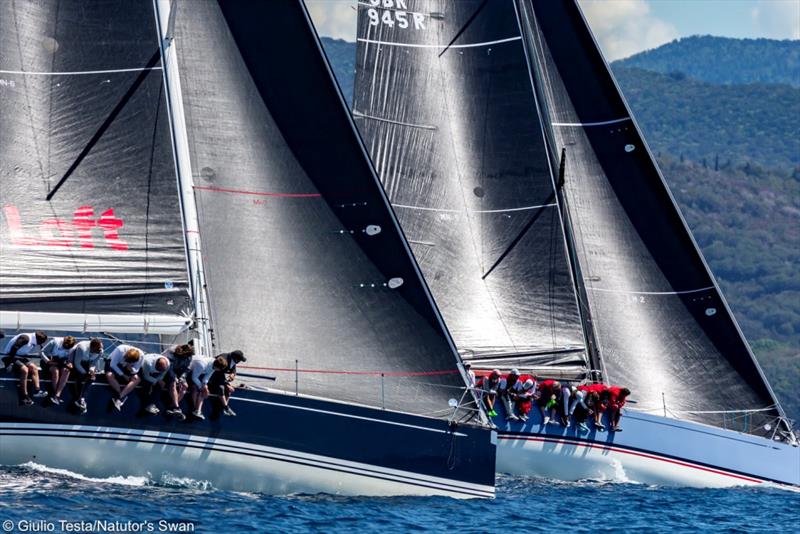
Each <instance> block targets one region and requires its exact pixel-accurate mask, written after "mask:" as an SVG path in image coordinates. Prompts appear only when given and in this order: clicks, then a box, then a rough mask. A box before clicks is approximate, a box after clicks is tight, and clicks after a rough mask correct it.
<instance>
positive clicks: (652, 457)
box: [499, 436, 763, 484]
mask: <svg viewBox="0 0 800 534" xmlns="http://www.w3.org/2000/svg"><path fill="white" fill-rule="evenodd" d="M499 439H501V440H502V439H508V440H522V441H540V442H543V443H562V444H565V445H573V446H575V447H585V448H587V449H601V450H608V451H614V452H620V453H623V454H630V455H633V456H641V457H642V458H648V459H650V460H659V461H661V462H667V463H670V464H675V465H680V466H682V467H691V468H692V469H698V470H700V471H707V472H709V473H714V474H715V475H723V476H726V477H732V478H738V479H740V480H746V481H747V482H753V483H755V484H761V483H762V482H763V481H762V480H759V479H757V478H750V477H745V476H741V475H736V474H733V473H727V472H725V471H719V470H717V469H711V468H709V467H703V466H702V465H696V464H691V463H687V462H681V461H678V460H673V459H671V458H664V457H663V456H655V455H653V454H645V453H642V452H636V451H630V450H627V449H622V448H619V447H613V446H609V445H600V444H596V443H577V442H574V441H568V440H563V439H552V438H539V437H524V436H499Z"/></svg>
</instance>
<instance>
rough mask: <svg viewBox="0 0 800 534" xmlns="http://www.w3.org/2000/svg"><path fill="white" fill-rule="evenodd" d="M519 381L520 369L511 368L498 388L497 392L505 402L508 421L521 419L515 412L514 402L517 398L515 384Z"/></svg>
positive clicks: (504, 406)
mask: <svg viewBox="0 0 800 534" xmlns="http://www.w3.org/2000/svg"><path fill="white" fill-rule="evenodd" d="M517 382H519V371H518V370H516V369H511V371H510V372H509V373H508V376H505V377H503V378H501V379H500V385H499V386H498V388H497V394H498V396H499V397H500V401H501V402H502V403H503V408H505V410H506V420H507V421H519V417H517V416H516V415H515V414H514V405H513V404H512V402H513V401H515V400H516V393H515V392H514V386H516V384H517Z"/></svg>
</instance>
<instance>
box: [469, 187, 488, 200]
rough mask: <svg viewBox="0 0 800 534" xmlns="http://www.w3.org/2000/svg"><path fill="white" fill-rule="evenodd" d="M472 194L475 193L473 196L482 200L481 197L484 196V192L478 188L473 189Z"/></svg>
mask: <svg viewBox="0 0 800 534" xmlns="http://www.w3.org/2000/svg"><path fill="white" fill-rule="evenodd" d="M472 192H473V193H475V196H476V197H478V198H483V195H485V194H486V191H484V189H483V188H482V187H480V186H478V187H476V188H475V189H473V190H472Z"/></svg>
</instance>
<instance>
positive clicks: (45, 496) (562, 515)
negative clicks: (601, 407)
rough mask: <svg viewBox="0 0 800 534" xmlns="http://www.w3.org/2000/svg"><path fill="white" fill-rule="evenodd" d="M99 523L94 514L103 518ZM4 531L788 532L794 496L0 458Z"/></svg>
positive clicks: (798, 500)
mask: <svg viewBox="0 0 800 534" xmlns="http://www.w3.org/2000/svg"><path fill="white" fill-rule="evenodd" d="M104 521H105V522H106V523H103V522H104ZM0 526H2V531H5V532H9V531H13V532H26V531H27V532H67V531H72V532H80V531H85V532H92V531H94V532H98V531H117V532H119V531H127V532H167V531H170V530H172V531H181V530H183V531H193V532H203V533H216V532H225V533H236V532H292V533H299V532H325V533H335V532H346V533H348V534H355V533H360V532H382V533H385V532H391V533H393V534H397V533H400V532H448V533H453V534H455V533H456V532H458V533H462V532H490V533H499V532H510V531H517V532H553V533H555V532H559V533H561V532H568V533H573V532H619V533H622V532H664V531H671V530H672V531H674V532H675V533H676V534H677V533H678V532H699V531H702V532H769V533H785V532H797V531H798V527H800V494H799V493H795V492H791V491H787V490H784V489H777V488H758V489H751V488H738V489H688V488H662V487H653V486H645V485H640V484H630V483H616V482H599V481H586V482H576V483H563V482H553V481H547V480H539V479H528V478H517V477H502V476H501V477H499V478H498V484H497V498H496V499H495V500H469V501H460V500H455V499H450V498H446V497H405V498H401V497H393V498H380V499H379V498H363V497H362V498H355V497H339V496H333V495H292V496H285V497H274V496H269V495H258V494H249V493H234V492H226V491H218V490H215V489H214V488H213V487H211V486H210V485H209V484H207V483H204V482H202V481H195V480H187V479H171V478H169V477H165V478H162V479H160V480H150V479H147V478H142V477H117V478H110V479H90V478H86V477H82V476H80V475H78V474H75V473H70V472H68V471H61V470H56V469H49V468H47V467H45V466H42V465H38V464H26V465H23V466H16V467H0Z"/></svg>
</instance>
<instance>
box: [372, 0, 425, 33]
mask: <svg viewBox="0 0 800 534" xmlns="http://www.w3.org/2000/svg"><path fill="white" fill-rule="evenodd" d="M365 5H367V6H370V8H369V9H368V10H367V16H368V17H369V25H370V26H378V25H381V24H382V25H384V26H389V27H390V28H394V25H395V24H397V27H398V28H400V29H403V30H405V29H407V28H409V27H412V25H413V28H414V30H424V29H425V15H424V14H423V13H416V12H413V11H408V4H407V3H406V0H368V1H367V3H366V4H365ZM409 15H411V17H410V18H409Z"/></svg>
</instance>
